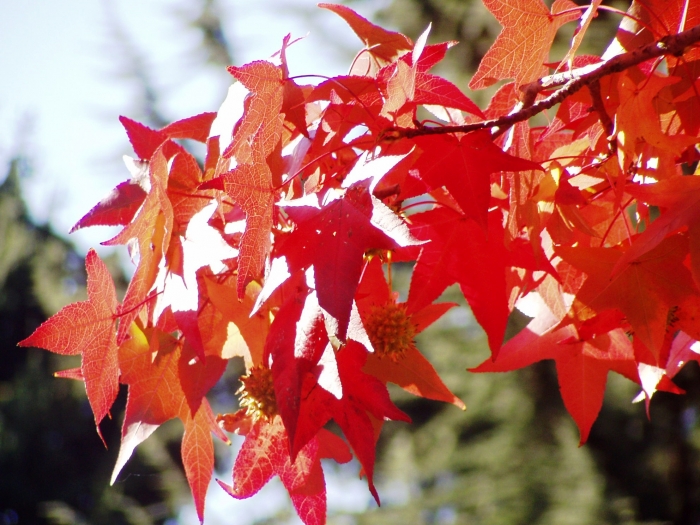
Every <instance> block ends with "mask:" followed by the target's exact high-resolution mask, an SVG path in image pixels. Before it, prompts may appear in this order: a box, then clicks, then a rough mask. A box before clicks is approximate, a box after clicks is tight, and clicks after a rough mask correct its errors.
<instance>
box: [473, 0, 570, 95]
mask: <svg viewBox="0 0 700 525" xmlns="http://www.w3.org/2000/svg"><path fill="white" fill-rule="evenodd" d="M484 5H485V6H486V7H487V8H488V10H489V11H491V13H492V14H493V16H495V17H496V19H497V20H498V22H499V23H500V24H501V25H502V26H503V30H502V31H501V33H500V34H499V35H498V37H497V38H496V41H495V42H494V43H493V45H492V46H491V48H490V49H489V50H488V51H487V53H486V55H484V58H483V59H482V60H481V63H480V64H479V68H478V69H477V71H476V73H475V75H474V77H473V78H472V79H471V81H470V82H469V87H470V88H471V89H481V88H485V87H488V86H490V85H492V84H495V83H496V82H498V81H499V80H503V79H506V78H512V79H514V80H515V83H516V84H518V85H521V84H527V83H528V82H532V81H533V80H536V79H538V78H540V77H541V76H544V74H545V72H546V67H545V65H544V64H545V63H546V62H547V61H548V60H547V59H548V55H549V49H550V47H552V42H553V41H554V36H555V35H556V33H557V30H558V29H559V28H560V27H561V26H562V25H564V24H565V23H567V22H570V21H572V20H576V19H577V18H579V16H580V15H581V13H580V11H574V12H572V13H568V14H566V15H559V13H561V12H562V11H565V10H567V9H572V8H575V7H576V4H574V3H573V2H571V1H570V0H555V2H554V3H553V4H552V10H551V12H550V10H549V9H547V6H546V5H545V4H544V2H542V0H518V1H517V2H511V1H508V0H484Z"/></svg>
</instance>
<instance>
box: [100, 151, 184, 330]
mask: <svg viewBox="0 0 700 525" xmlns="http://www.w3.org/2000/svg"><path fill="white" fill-rule="evenodd" d="M149 180H150V185H151V189H150V192H149V193H148V196H147V197H146V199H145V200H144V203H143V205H142V206H141V209H140V210H139V213H138V214H137V215H136V217H135V218H134V220H133V221H132V222H130V223H129V224H128V225H127V226H126V227H125V228H124V229H123V230H122V231H121V232H119V234H117V236H115V237H114V238H112V239H110V240H109V241H105V242H104V243H102V244H105V245H107V246H112V245H115V244H128V243H129V242H131V241H132V239H135V246H136V247H138V259H139V262H138V266H137V268H136V271H135V272H134V275H133V277H132V278H131V282H130V283H129V287H128V288H127V290H126V294H125V295H124V301H123V303H122V307H121V310H120V312H123V315H122V317H121V320H120V323H119V330H118V332H117V342H118V343H119V344H121V343H122V342H123V341H124V339H125V338H126V336H127V332H128V330H129V327H130V325H131V322H132V321H133V320H134V319H135V318H136V316H137V315H138V313H139V309H140V306H142V305H143V303H144V300H145V299H146V296H147V295H148V292H149V291H150V290H151V288H152V287H153V284H154V283H155V280H156V275H157V274H158V264H159V263H160V260H161V258H162V257H163V256H164V254H165V253H166V251H167V248H168V246H169V244H170V238H171V235H172V232H173V209H172V205H171V203H170V200H169V199H168V196H167V193H166V188H167V185H168V159H167V158H166V157H165V155H164V154H163V149H162V148H158V149H157V151H156V152H155V153H154V154H153V158H152V159H151V161H150V163H149Z"/></svg>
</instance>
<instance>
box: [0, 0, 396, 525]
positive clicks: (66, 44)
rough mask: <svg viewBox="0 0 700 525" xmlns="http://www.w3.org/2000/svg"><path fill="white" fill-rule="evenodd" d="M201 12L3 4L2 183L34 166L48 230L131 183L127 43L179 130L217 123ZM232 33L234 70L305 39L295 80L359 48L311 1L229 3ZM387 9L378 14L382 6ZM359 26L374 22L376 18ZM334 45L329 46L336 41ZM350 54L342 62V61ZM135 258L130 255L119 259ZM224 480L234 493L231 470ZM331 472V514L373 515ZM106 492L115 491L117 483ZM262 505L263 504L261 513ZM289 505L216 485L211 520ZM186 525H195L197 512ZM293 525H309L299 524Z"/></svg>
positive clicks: (218, 82) (364, 498)
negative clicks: (22, 160)
mask: <svg viewBox="0 0 700 525" xmlns="http://www.w3.org/2000/svg"><path fill="white" fill-rule="evenodd" d="M197 3H198V2H194V1H192V0H189V1H188V0H147V1H144V0H102V1H100V0H91V1H85V0H61V1H60V2H57V1H55V0H3V2H2V7H3V9H2V16H0V49H2V52H1V53H0V70H1V71H2V72H3V74H2V80H0V166H1V167H2V168H0V181H1V180H2V178H3V177H4V175H5V172H6V168H5V166H7V162H8V161H9V160H10V158H11V157H12V156H13V155H16V154H17V153H22V154H24V155H25V156H26V157H27V158H28V160H29V165H30V170H29V174H28V175H27V176H26V177H25V178H24V179H23V181H22V184H23V191H24V194H25V197H26V199H27V204H28V206H29V210H30V214H31V216H32V217H33V219H34V220H35V221H37V222H39V223H45V222H48V223H50V224H51V226H52V227H53V229H54V231H55V232H56V233H57V234H59V235H62V236H68V232H69V230H70V228H71V227H72V226H73V224H75V223H76V222H77V221H78V220H79V219H80V218H81V217H82V216H83V215H84V214H85V213H87V212H88V211H89V210H90V209H91V208H92V207H93V206H94V205H95V204H96V203H97V202H98V201H99V200H100V199H101V198H102V197H104V196H105V195H106V194H108V193H109V191H110V190H111V189H112V188H113V187H114V186H116V185H117V184H118V183H120V182H122V181H123V180H127V179H128V178H129V174H128V172H127V170H126V168H125V166H124V164H123V162H122V161H121V157H122V155H125V154H127V155H129V154H132V152H131V149H130V146H129V143H128V140H127V138H126V135H125V133H124V131H123V128H122V127H121V124H120V123H119V121H118V117H119V116H120V115H125V116H128V117H131V118H134V119H136V120H139V116H140V115H138V114H137V113H138V111H139V96H140V95H139V93H140V91H139V90H138V84H137V83H136V82H135V81H134V80H133V78H129V77H128V76H125V75H124V69H125V67H124V66H125V64H127V63H128V61H129V58H128V56H127V53H126V52H125V48H124V46H123V43H122V44H120V42H119V38H118V35H119V34H121V35H125V36H126V40H127V41H129V42H130V43H131V45H132V47H133V49H136V50H138V52H139V53H141V54H142V58H143V60H144V62H145V64H146V66H147V67H146V70H147V71H148V72H149V73H150V74H151V78H152V80H153V83H154V84H155V86H156V88H157V91H158V92H159V94H160V95H161V99H160V102H161V104H160V106H159V109H160V111H161V112H162V113H163V114H164V115H165V116H166V117H168V118H169V119H171V120H177V119H181V118H185V117H188V116H192V115H196V114H198V113H201V112H204V111H216V110H217V109H218V107H219V105H220V104H221V102H222V101H223V98H224V96H225V94H226V90H227V89H228V86H229V85H230V83H231V77H230V76H229V75H228V73H226V72H225V70H223V68H220V67H214V66H210V65H206V64H204V57H203V56H199V55H198V54H197V51H196V50H197V47H198V43H199V38H200V36H199V34H198V32H197V31H196V30H194V29H191V28H188V27H187V25H186V22H185V20H187V19H188V18H189V19H191V18H192V10H193V6H196V4H197ZM220 3H221V4H222V8H223V15H224V16H223V20H224V24H225V27H224V30H225V33H226V36H227V38H228V39H229V41H230V43H231V47H232V48H233V49H232V51H233V55H234V60H235V62H236V63H237V65H242V64H243V63H246V62H248V61H251V60H255V59H264V58H268V57H269V56H271V55H272V54H273V53H274V52H275V51H277V50H278V49H279V46H280V44H281V42H282V38H283V37H284V36H285V35H286V34H287V33H292V36H293V37H302V36H304V35H307V34H308V36H306V37H305V38H304V39H303V40H302V41H301V42H299V43H298V44H295V45H294V46H293V47H292V48H291V49H290V51H289V52H288V60H289V63H290V71H291V74H292V75H296V74H299V75H300V74H307V73H315V74H324V75H337V74H343V73H345V72H346V71H347V69H348V67H349V65H350V62H351V59H352V55H351V54H349V53H348V52H347V50H348V49H359V47H360V42H359V40H357V39H356V37H355V35H354V34H353V33H352V31H351V30H350V29H349V28H348V27H347V26H346V25H345V23H344V22H343V21H342V20H341V19H340V18H338V17H337V16H336V15H334V14H333V13H331V12H328V11H324V10H321V9H317V8H315V2H313V1H309V0H276V1H275V0H256V1H255V2H250V1H245V0H221V2H220ZM380 4H381V3H377V4H376V5H380ZM360 12H361V14H363V15H364V16H370V15H371V13H368V12H363V11H362V10H361V9H360ZM331 38H332V39H333V42H335V43H336V44H330V43H329V42H330V40H329V39H331ZM343 48H344V49H345V52H343V50H342V49H343ZM116 231H118V229H117V230H112V229H110V228H88V229H86V230H81V231H79V232H77V233H75V234H72V235H70V237H69V239H70V240H72V241H73V242H74V243H75V244H76V246H77V248H78V249H79V251H81V252H83V253H85V252H87V250H88V248H90V247H96V248H98V251H99V252H100V253H101V254H102V255H105V254H107V253H109V251H110V250H112V249H108V248H105V247H99V243H100V242H101V241H104V240H107V239H109V238H111V237H112V236H113V235H114V234H115V233H116ZM117 250H121V251H122V252H124V253H125V248H123V247H118V248H117ZM227 468H228V470H227V472H219V473H217V474H216V475H217V476H219V477H221V478H222V480H223V481H225V482H229V483H230V468H231V465H230V464H229V465H228V467H227ZM340 468H341V471H340V473H335V474H334V472H335V471H331V472H329V474H330V476H329V478H330V479H329V485H328V492H329V508H330V509H331V510H333V509H335V510H352V509H354V510H361V509H364V508H367V506H368V505H370V499H371V496H370V495H369V492H368V491H367V488H366V482H365V481H362V480H359V479H358V477H357V471H358V467H357V465H350V466H342V467H340ZM107 482H108V480H105V483H107ZM405 494H406V491H405V490H403V488H401V487H393V488H392V487H386V488H385V492H384V494H383V496H384V500H385V501H386V502H391V501H392V500H396V501H397V502H399V501H400V500H402V499H403V498H404V496H405ZM262 502H264V504H261V503H262ZM288 505H289V500H288V498H287V496H286V495H285V494H284V489H283V488H281V485H280V484H279V483H277V484H272V485H271V486H270V488H266V489H264V491H263V492H262V493H261V494H259V495H258V499H253V500H248V501H244V502H238V501H235V500H233V499H232V498H231V497H229V496H228V495H226V494H225V493H224V492H223V491H222V490H221V489H220V488H219V487H218V486H216V485H215V483H214V482H213V481H212V487H211V490H210V492H209V497H208V501H207V513H206V514H205V519H206V523H207V524H208V525H218V524H223V523H226V524H227V525H246V524H248V523H251V520H252V519H254V518H261V517H263V514H266V513H267V512H274V511H276V510H279V509H280V508H284V507H285V506H288ZM179 521H180V522H181V523H195V522H196V518H195V514H194V508H193V506H192V505H187V506H185V507H183V509H182V512H181V516H180V520H179ZM290 523H299V521H298V519H296V518H294V519H292V521H291V522H290Z"/></svg>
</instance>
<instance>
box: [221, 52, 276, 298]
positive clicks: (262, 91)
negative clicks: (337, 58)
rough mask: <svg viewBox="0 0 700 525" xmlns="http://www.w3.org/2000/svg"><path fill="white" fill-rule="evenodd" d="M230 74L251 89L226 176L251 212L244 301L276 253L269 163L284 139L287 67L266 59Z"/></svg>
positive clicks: (243, 255)
mask: <svg viewBox="0 0 700 525" xmlns="http://www.w3.org/2000/svg"><path fill="white" fill-rule="evenodd" d="M229 72H230V73H231V74H232V75H233V76H235V77H236V78H237V79H238V80H239V81H240V82H241V83H242V84H243V85H244V86H245V87H246V88H247V89H248V90H249V91H250V95H249V96H248V98H247V99H246V106H247V107H246V112H245V114H244V115H243V117H242V118H241V120H240V121H239V123H238V125H237V128H236V132H235V135H234V136H233V140H232V141H231V144H230V145H229V146H228V147H227V148H226V150H225V151H224V153H223V157H225V158H229V157H233V158H234V159H235V161H236V162H237V166H236V167H235V168H233V169H232V170H230V171H228V172H226V173H225V174H224V175H223V180H222V182H223V188H224V190H225V191H226V193H228V194H229V195H230V196H231V198H232V199H233V200H234V201H235V202H236V203H237V204H238V205H239V206H240V207H241V208H242V209H243V211H244V212H245V214H246V227H245V231H244V232H243V236H242V238H241V241H240V255H239V260H238V298H239V299H242V298H243V296H244V295H245V288H246V286H247V285H248V283H249V282H251V281H252V280H254V279H259V278H260V277H262V272H263V268H264V265H265V261H266V259H267V257H268V255H269V253H270V247H271V244H270V230H271V228H272V224H273V207H274V203H275V190H274V186H273V173H272V171H271V169H270V166H269V165H268V162H267V161H268V156H269V155H270V154H271V153H272V151H273V150H274V149H275V147H276V146H277V143H278V142H279V140H280V137H281V135H282V123H283V120H284V116H283V115H281V114H280V112H281V109H282V103H283V92H284V82H283V78H282V70H281V68H280V67H278V66H275V65H273V64H272V63H270V62H265V61H257V62H253V63H251V64H247V65H245V66H243V67H240V68H239V67H234V66H231V67H230V68H229Z"/></svg>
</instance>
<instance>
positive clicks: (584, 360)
mask: <svg viewBox="0 0 700 525" xmlns="http://www.w3.org/2000/svg"><path fill="white" fill-rule="evenodd" d="M534 323H536V322H533V323H531V324H534ZM543 359H554V360H555V361H556V366H557V377H558V380H559V387H560V389H561V394H562V398H563V400H564V405H565V406H566V409H567V411H568V412H569V414H571V417H573V418H574V421H576V424H577V426H578V428H579V432H580V436H581V441H580V443H581V444H583V443H585V442H586V440H587V439H588V435H589V433H590V429H591V426H592V425H593V422H594V421H595V420H596V418H597V417H598V413H599V412H600V408H601V406H602V404H603V393H604V392H605V384H606V381H607V375H608V372H609V371H610V370H613V371H615V372H618V373H619V374H621V375H623V376H625V377H627V378H628V379H631V380H632V381H637V382H638V381H639V378H638V375H637V371H636V367H635V359H634V351H633V349H632V344H631V343H630V341H629V339H628V338H627V335H626V334H625V332H624V331H623V330H621V329H619V328H618V329H615V330H613V331H611V332H609V333H607V334H603V335H599V336H597V337H594V338H592V339H589V340H585V341H581V340H579V338H578V335H577V333H576V329H575V327H574V326H573V325H567V326H564V327H561V328H557V327H554V328H553V329H551V330H548V331H546V332H544V333H540V331H539V330H537V329H534V330H531V329H530V328H529V327H526V328H525V329H523V330H522V331H521V332H520V333H519V334H517V335H516V336H515V337H513V338H512V339H510V340H509V341H508V342H507V343H506V344H505V345H504V346H503V348H501V350H500V351H499V353H498V355H497V357H496V358H495V360H492V359H487V360H486V361H484V362H483V363H482V364H481V365H479V366H478V367H476V368H472V369H470V371H471V372H508V371H512V370H517V369H519V368H522V367H525V366H529V365H531V364H533V363H536V362H538V361H541V360H543Z"/></svg>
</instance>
